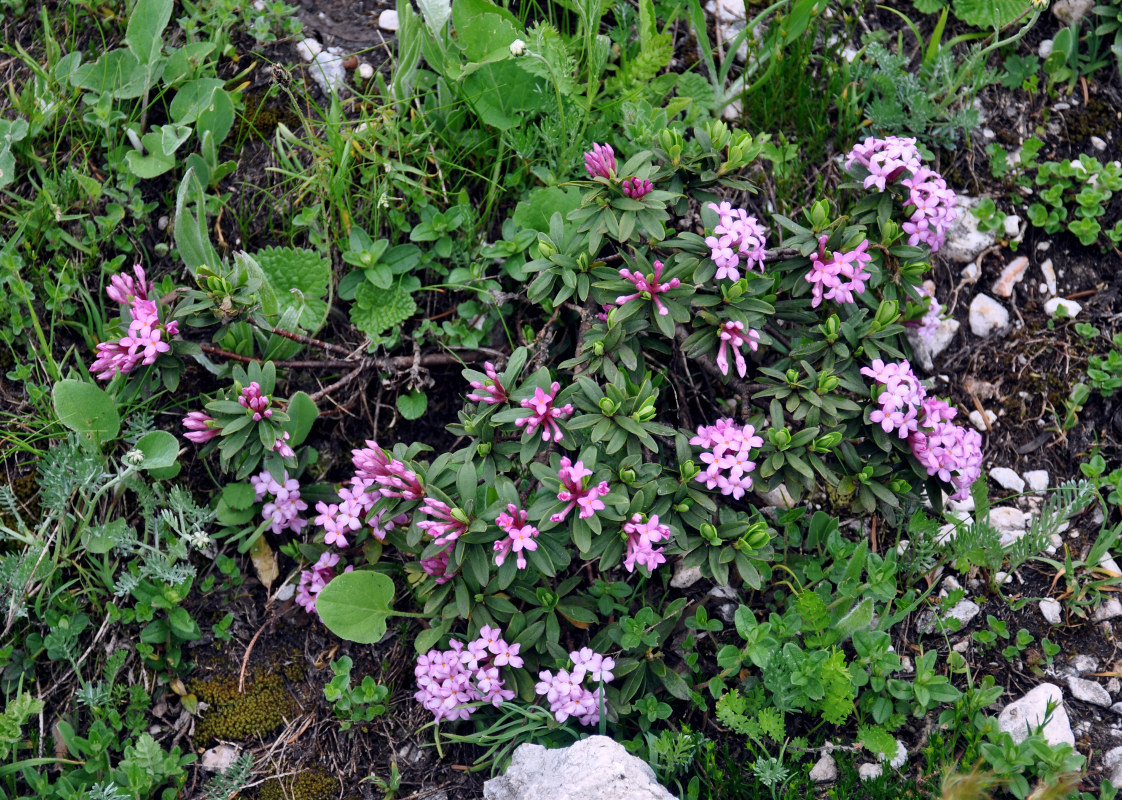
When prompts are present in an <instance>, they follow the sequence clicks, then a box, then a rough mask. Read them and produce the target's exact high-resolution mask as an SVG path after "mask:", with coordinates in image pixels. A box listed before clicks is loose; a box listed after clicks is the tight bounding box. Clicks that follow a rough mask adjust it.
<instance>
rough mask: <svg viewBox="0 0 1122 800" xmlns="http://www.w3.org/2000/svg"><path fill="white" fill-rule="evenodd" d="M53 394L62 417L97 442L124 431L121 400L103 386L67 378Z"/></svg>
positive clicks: (58, 385)
mask: <svg viewBox="0 0 1122 800" xmlns="http://www.w3.org/2000/svg"><path fill="white" fill-rule="evenodd" d="M51 397H52V398H53V400H54V407H55V414H57V415H58V421H59V422H61V423H62V424H63V425H65V426H66V427H68V428H70V430H72V431H74V432H76V433H78V434H79V435H81V436H84V437H86V439H88V440H89V441H91V442H93V443H94V444H98V445H101V444H104V443H105V442H109V441H112V440H113V439H115V438H117V434H118V433H120V431H121V417H120V415H119V414H118V413H117V401H116V400H114V399H113V398H112V397H111V396H110V395H109V394H108V393H107V392H106V391H105V390H104V389H102V388H101V387H100V386H94V385H93V384H92V383H86V382H85V381H77V380H73V379H70V378H67V379H65V380H61V381H59V382H58V383H56V384H55V388H54V389H53V390H52V392H51Z"/></svg>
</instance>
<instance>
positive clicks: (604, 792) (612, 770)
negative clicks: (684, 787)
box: [483, 736, 676, 800]
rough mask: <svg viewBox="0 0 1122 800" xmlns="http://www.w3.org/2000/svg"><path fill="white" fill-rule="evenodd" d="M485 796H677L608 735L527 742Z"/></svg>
mask: <svg viewBox="0 0 1122 800" xmlns="http://www.w3.org/2000/svg"><path fill="white" fill-rule="evenodd" d="M483 798H484V800H676V798H675V797H674V795H672V794H670V792H668V791H667V790H666V789H665V788H664V787H662V786H661V785H660V784H659V782H658V781H657V780H656V779H655V774H654V772H653V771H652V770H651V768H650V767H649V766H647V763H646V762H645V761H642V760H641V759H638V758H636V757H635V756H633V755H631V754H630V753H628V752H627V750H625V749H624V748H623V745H621V744H619V743H618V742H615V741H613V740H611V739H609V738H608V737H606V736H590V737H588V738H587V739H581V740H580V741H578V742H574V743H573V744H571V745H569V746H568V747H562V748H558V749H556V750H547V749H546V748H544V747H542V746H541V745H537V744H521V745H519V746H518V748H517V749H516V750H515V751H514V757H513V758H511V761H510V767H508V768H507V771H506V774H505V775H503V776H502V777H500V778H492V779H491V780H489V781H487V782H486V783H484V784H483Z"/></svg>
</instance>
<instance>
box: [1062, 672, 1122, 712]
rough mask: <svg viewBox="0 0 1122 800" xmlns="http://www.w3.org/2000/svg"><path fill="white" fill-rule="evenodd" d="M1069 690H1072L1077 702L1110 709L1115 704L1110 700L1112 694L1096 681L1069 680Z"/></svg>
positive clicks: (1083, 679)
mask: <svg viewBox="0 0 1122 800" xmlns="http://www.w3.org/2000/svg"><path fill="white" fill-rule="evenodd" d="M1067 688H1068V689H1070V690H1071V694H1072V696H1073V697H1074V698H1075V699H1076V700H1082V701H1083V702H1084V703H1091V704H1092V705H1096V706H1102V707H1103V708H1110V704H1111V703H1112V702H1114V701H1113V700H1111V699H1110V692H1108V691H1107V690H1106V689H1104V688H1103V687H1102V686H1100V685H1099V684H1098V683H1096V682H1095V681H1089V680H1086V679H1085V678H1068V679H1067Z"/></svg>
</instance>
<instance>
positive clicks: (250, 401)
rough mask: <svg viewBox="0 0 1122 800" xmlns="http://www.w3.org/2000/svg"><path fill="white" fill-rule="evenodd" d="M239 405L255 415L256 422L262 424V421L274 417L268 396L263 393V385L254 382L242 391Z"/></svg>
mask: <svg viewBox="0 0 1122 800" xmlns="http://www.w3.org/2000/svg"><path fill="white" fill-rule="evenodd" d="M238 403H239V404H241V406H242V407H243V408H246V409H248V410H249V412H250V413H251V414H252V415H253V421H254V422H260V421H261V420H262V419H268V418H269V417H271V416H273V411H272V409H271V408H269V403H270V400H269V397H268V395H265V394H262V393H261V384H259V383H258V382H257V381H253V382H251V383H250V384H249V386H246V387H245V388H244V389H242V393H241V397H239V398H238Z"/></svg>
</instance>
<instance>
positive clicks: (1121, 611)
mask: <svg viewBox="0 0 1122 800" xmlns="http://www.w3.org/2000/svg"><path fill="white" fill-rule="evenodd" d="M1115 617H1122V601H1119V600H1118V599H1117V598H1114V597H1108V598H1107V599H1106V600H1104V601H1103V602H1102V604H1101V605H1100V606H1099V607H1098V608H1096V609H1095V613H1094V616H1092V617H1091V620H1092V622H1105V621H1106V620H1108V619H1114V618H1115Z"/></svg>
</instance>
